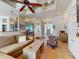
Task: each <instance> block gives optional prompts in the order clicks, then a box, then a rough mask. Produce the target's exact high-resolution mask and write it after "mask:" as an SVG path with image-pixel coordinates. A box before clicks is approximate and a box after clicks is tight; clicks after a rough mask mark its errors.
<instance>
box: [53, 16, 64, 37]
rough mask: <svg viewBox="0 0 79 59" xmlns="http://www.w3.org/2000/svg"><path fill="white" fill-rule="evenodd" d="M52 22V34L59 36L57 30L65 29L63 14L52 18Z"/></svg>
mask: <svg viewBox="0 0 79 59" xmlns="http://www.w3.org/2000/svg"><path fill="white" fill-rule="evenodd" d="M52 24H53V25H55V29H54V30H53V34H54V35H55V36H59V31H61V30H65V28H64V17H63V16H55V17H54V18H53V19H52Z"/></svg>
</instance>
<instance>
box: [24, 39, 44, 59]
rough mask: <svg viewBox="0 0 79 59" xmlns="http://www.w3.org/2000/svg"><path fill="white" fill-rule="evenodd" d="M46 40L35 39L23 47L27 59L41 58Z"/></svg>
mask: <svg viewBox="0 0 79 59" xmlns="http://www.w3.org/2000/svg"><path fill="white" fill-rule="evenodd" d="M43 48H44V42H43V41H42V40H35V41H34V42H33V43H32V44H30V45H29V46H27V47H25V48H24V49H23V55H24V58H25V59H40V55H41V53H42V52H43Z"/></svg>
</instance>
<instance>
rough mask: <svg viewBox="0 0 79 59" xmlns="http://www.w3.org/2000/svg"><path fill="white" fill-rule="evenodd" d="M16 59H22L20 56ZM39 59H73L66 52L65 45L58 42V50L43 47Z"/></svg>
mask: <svg viewBox="0 0 79 59" xmlns="http://www.w3.org/2000/svg"><path fill="white" fill-rule="evenodd" d="M16 59H23V56H22V55H20V56H18V57H17V58H16ZM40 59H74V58H73V56H72V55H71V53H70V52H69V50H68V46H67V44H66V43H62V42H59V45H58V48H56V49H52V48H51V47H48V46H45V48H44V51H43V53H42V54H41V58H40Z"/></svg>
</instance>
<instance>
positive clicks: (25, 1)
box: [16, 0, 42, 13]
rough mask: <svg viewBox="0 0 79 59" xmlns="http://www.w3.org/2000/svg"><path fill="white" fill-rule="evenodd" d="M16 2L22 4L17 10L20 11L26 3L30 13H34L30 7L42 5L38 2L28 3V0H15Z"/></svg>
mask: <svg viewBox="0 0 79 59" xmlns="http://www.w3.org/2000/svg"><path fill="white" fill-rule="evenodd" d="M16 2H18V3H21V4H24V5H23V6H22V7H21V9H20V10H19V11H22V10H23V9H24V8H25V7H26V5H27V7H28V8H29V10H30V11H31V12H32V13H35V11H34V10H33V9H32V7H41V6H42V4H39V3H30V2H29V1H28V0H24V1H23V2H21V1H18V0H16Z"/></svg>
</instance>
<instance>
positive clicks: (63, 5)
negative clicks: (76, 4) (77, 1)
mask: <svg viewBox="0 0 79 59" xmlns="http://www.w3.org/2000/svg"><path fill="white" fill-rule="evenodd" d="M2 1H4V2H5V3H7V4H9V5H11V6H13V7H15V5H16V2H15V0H2ZM44 1H45V0H44ZM47 1H48V0H47ZM55 2H56V5H55V8H53V7H51V8H52V9H50V10H48V11H44V10H43V11H41V12H37V13H35V14H26V15H25V16H27V17H30V18H52V17H54V16H57V15H63V14H64V12H65V11H66V9H67V8H68V6H69V5H70V3H71V2H72V0H55Z"/></svg>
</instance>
